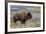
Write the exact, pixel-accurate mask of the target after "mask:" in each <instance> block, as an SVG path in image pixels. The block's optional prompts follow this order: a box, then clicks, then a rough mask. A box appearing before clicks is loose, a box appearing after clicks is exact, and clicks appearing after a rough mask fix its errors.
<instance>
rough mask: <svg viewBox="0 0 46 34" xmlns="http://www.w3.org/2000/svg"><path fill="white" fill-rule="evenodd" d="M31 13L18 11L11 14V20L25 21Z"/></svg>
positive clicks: (29, 17)
mask: <svg viewBox="0 0 46 34" xmlns="http://www.w3.org/2000/svg"><path fill="white" fill-rule="evenodd" d="M31 18H32V15H31V13H30V12H29V13H20V14H16V15H14V16H13V20H14V22H15V23H16V21H18V20H19V21H21V23H22V24H24V23H25V21H26V20H28V19H31Z"/></svg>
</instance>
